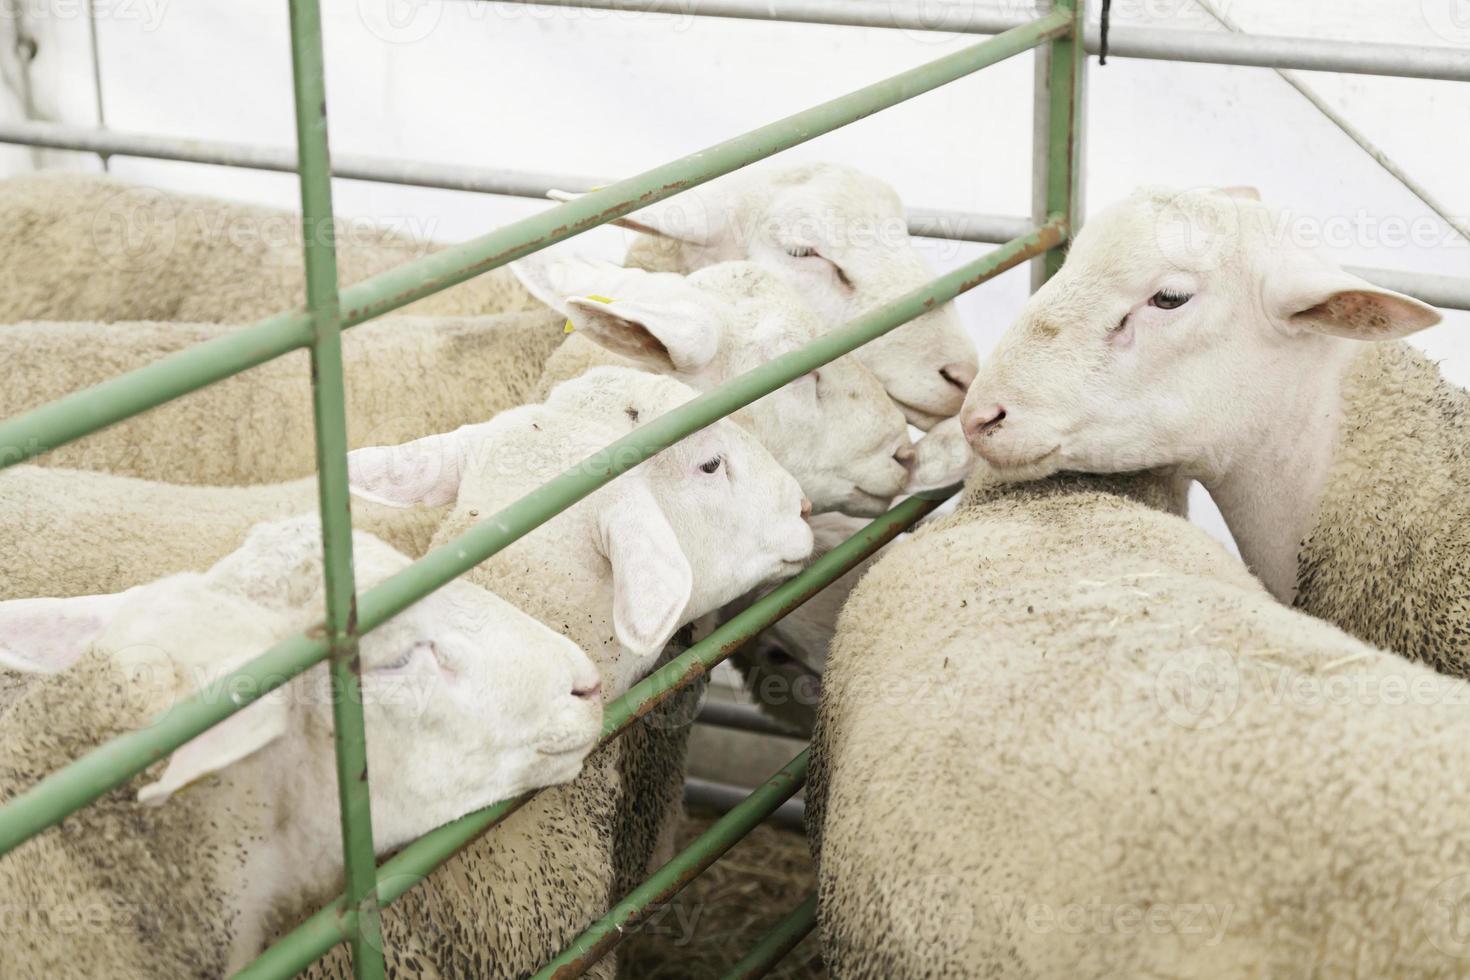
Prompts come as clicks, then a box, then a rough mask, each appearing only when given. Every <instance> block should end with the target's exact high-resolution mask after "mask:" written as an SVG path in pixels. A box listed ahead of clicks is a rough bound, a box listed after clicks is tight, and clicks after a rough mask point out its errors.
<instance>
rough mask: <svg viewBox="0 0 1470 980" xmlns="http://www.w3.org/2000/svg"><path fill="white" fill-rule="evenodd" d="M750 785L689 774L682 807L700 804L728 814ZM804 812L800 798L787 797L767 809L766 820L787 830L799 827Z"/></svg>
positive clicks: (685, 782)
mask: <svg viewBox="0 0 1470 980" xmlns="http://www.w3.org/2000/svg"><path fill="white" fill-rule="evenodd" d="M752 788H753V787H750V786H734V785H732V784H730V783H719V782H715V781H714V780H710V779H697V778H695V777H693V776H691V777H689V778H688V779H686V780H684V803H685V805H686V806H694V807H703V808H705V809H708V810H714V811H715V812H717V813H729V812H730V811H731V810H733V809H735V807H737V806H739V805H740V802H741V801H742V800H744V799H745V798H746V797H747V796H749V795H750V792H751V790H752ZM805 813H806V807H805V806H803V805H802V802H801V800H796V799H792V800H787V801H786V802H785V803H782V804H781V805H780V806H779V807H777V808H776V809H775V810H772V811H771V816H770V822H771V823H772V824H773V825H775V826H778V827H784V828H785V829H787V830H801V829H802V819H803V815H804V814H805Z"/></svg>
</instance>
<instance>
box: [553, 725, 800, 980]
mask: <svg viewBox="0 0 1470 980" xmlns="http://www.w3.org/2000/svg"><path fill="white" fill-rule="evenodd" d="M810 761H811V749H802V750H801V752H799V753H798V754H797V756H796V758H794V759H792V760H791V761H790V762H788V763H787V764H786V765H785V766H783V767H782V768H781V769H780V771H779V772H777V773H776V774H775V775H774V776H772V777H771V778H770V779H769V780H767V781H766V782H765V784H764V785H762V786H761V787H760V788H758V789H757V790H756V791H755V792H753V793H751V794H750V795H749V796H747V797H746V798H745V800H744V801H742V802H741V803H740V804H738V805H737V806H735V807H734V808H733V809H731V810H730V812H729V813H727V814H725V815H724V816H723V817H721V818H720V819H719V820H716V821H715V822H714V823H713V824H712V825H711V826H710V827H709V829H708V830H706V831H705V832H704V833H702V834H700V835H699V836H698V837H697V838H695V840H694V842H693V843H691V844H690V845H689V846H688V847H686V848H684V850H682V851H680V852H679V853H678V854H676V855H674V857H673V858H672V859H671V860H670V861H669V862H668V863H667V864H665V865H664V866H663V867H661V868H659V869H658V870H657V871H655V872H654V873H653V874H651V875H649V876H648V878H647V879H645V880H644V882H643V883H642V884H640V885H639V886H638V887H637V888H635V889H633V890H632V891H631V892H629V893H628V896H627V897H626V898H624V899H623V900H622V901H621V902H619V903H618V904H617V905H614V906H613V907H612V910H611V911H609V912H608V913H607V915H604V916H603V917H602V918H601V919H598V920H597V921H596V922H594V923H592V925H590V926H588V927H587V929H586V930H585V931H583V933H582V934H581V935H580V936H578V937H577V938H576V939H574V940H572V943H571V945H570V946H568V947H567V948H566V949H565V950H563V951H562V953H561V955H560V956H557V957H556V958H555V959H553V960H552V961H551V962H550V963H548V964H546V966H545V967H543V968H542V969H541V970H540V971H539V972H537V973H536V975H535V978H534V980H571V978H573V977H580V976H581V975H582V974H584V973H586V972H587V971H588V970H590V969H591V968H592V966H593V964H595V963H596V962H597V961H598V960H600V959H602V958H603V957H604V956H606V955H607V954H608V953H610V952H612V951H613V949H615V948H616V947H617V945H618V944H619V943H620V942H622V941H623V937H624V936H626V935H627V934H628V933H629V932H630V931H632V930H634V929H636V928H637V927H638V926H639V925H641V924H642V923H643V922H645V921H646V920H647V919H648V917H649V916H650V915H652V914H653V912H654V911H655V910H656V909H657V908H658V907H659V906H660V905H662V904H664V903H666V902H668V901H669V900H670V899H671V898H673V897H674V896H675V895H677V894H679V892H680V891H682V890H683V889H684V886H685V885H688V884H689V882H691V881H693V880H694V879H695V878H696V877H698V876H699V875H700V874H701V873H702V872H703V871H704V870H705V869H706V868H708V867H709V866H710V865H712V864H714V863H715V862H716V861H717V860H719V859H720V857H721V856H723V855H724V854H725V852H726V851H728V850H730V848H732V847H734V846H735V845H736V844H737V843H739V842H740V840H741V839H742V838H744V837H745V835H746V834H748V833H750V832H751V831H752V830H753V829H755V827H756V826H757V825H759V824H760V822H761V821H762V820H764V819H766V817H768V816H770V815H771V814H772V813H773V812H775V810H776V808H777V807H779V806H780V805H781V804H782V803H784V802H786V801H787V800H789V799H790V798H791V796H792V794H793V793H795V792H796V791H797V789H799V788H800V787H801V785H802V784H803V783H805V782H806V772H807V766H808V763H809V762H810Z"/></svg>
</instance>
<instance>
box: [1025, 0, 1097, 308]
mask: <svg viewBox="0 0 1470 980" xmlns="http://www.w3.org/2000/svg"><path fill="white" fill-rule="evenodd" d="M1055 3H1056V8H1055V9H1056V13H1058V14H1065V15H1066V16H1067V17H1068V18H1069V19H1070V20H1071V23H1072V30H1071V32H1070V33H1069V34H1068V35H1067V36H1065V37H1060V38H1056V39H1054V40H1053V41H1052V42H1051V43H1050V44H1049V45H1047V58H1048V65H1047V79H1046V116H1045V120H1044V122H1045V126H1046V171H1045V174H1044V178H1045V184H1044V185H1043V186H1044V190H1043V191H1041V193H1040V194H1039V195H1037V196H1038V197H1039V203H1040V204H1041V206H1042V207H1041V213H1042V214H1044V215H1048V216H1050V215H1061V216H1062V218H1063V219H1064V220H1065V221H1066V222H1067V238H1068V240H1069V241H1070V240H1071V238H1072V236H1073V235H1075V234H1076V233H1077V229H1078V228H1080V227H1081V225H1082V125H1081V121H1082V79H1083V75H1084V73H1085V72H1086V70H1087V56H1086V54H1084V52H1083V50H1082V23H1083V17H1084V15H1085V6H1084V0H1055ZM1038 116H1039V114H1038ZM1038 176H1043V175H1041V174H1038ZM1065 258H1066V255H1065V254H1064V252H1063V251H1062V250H1061V249H1055V250H1053V251H1050V252H1047V253H1046V255H1044V256H1042V258H1041V267H1042V279H1043V280H1045V279H1050V278H1051V277H1052V276H1053V275H1055V274H1056V271H1057V270H1058V269H1060V268H1061V267H1062V262H1063V260H1065ZM1036 285H1039V284H1038V283H1036V282H1035V281H1034V280H1033V286H1036Z"/></svg>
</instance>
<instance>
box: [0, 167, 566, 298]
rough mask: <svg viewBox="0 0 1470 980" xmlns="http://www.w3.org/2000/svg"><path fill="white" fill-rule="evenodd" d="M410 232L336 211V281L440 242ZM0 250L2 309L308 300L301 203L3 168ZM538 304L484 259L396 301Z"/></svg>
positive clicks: (371, 272) (418, 254)
mask: <svg viewBox="0 0 1470 980" xmlns="http://www.w3.org/2000/svg"><path fill="white" fill-rule="evenodd" d="M416 231H417V232H418V233H417V234H414V235H404V234H398V233H396V232H394V231H391V230H388V229H384V228H381V227H377V226H373V225H370V224H366V223H364V222H359V221H353V220H349V219H339V220H338V222H337V230H336V242H337V269H338V281H339V282H340V283H341V284H342V286H344V287H345V286H349V285H352V284H354V283H357V282H359V281H361V280H364V279H367V278H370V277H372V276H375V275H378V274H379V273H382V272H386V271H388V270H389V269H392V268H394V267H395V266H399V265H402V264H403V263H405V262H408V261H410V260H413V259H418V258H422V257H423V256H425V255H428V254H430V253H432V252H436V251H438V250H440V249H442V248H444V247H445V246H444V245H443V244H442V243H440V242H436V241H433V240H432V238H431V235H432V231H433V229H432V228H428V229H416ZM425 232H427V234H426V233H425ZM0 259H3V261H0V322H15V321H19V320H101V321H119V320H177V321H185V322H192V321H200V322H210V323H243V322H248V321H250V320H255V319H259V318H262V317H266V316H270V315H271V314H274V313H281V312H285V311H286V310H289V309H292V308H293V307H299V306H301V305H303V304H304V303H305V300H306V293H305V286H304V276H303V271H302V270H303V261H302V231H301V218H300V216H299V215H297V214H293V213H291V212H288V211H278V210H275V209H272V208H263V207H258V206H255V205H247V204H236V203H233V202H230V201H224V200H220V199H217V198H211V197H199V196H193V195H186V194H174V193H170V192H166V191H160V190H157V189H155V188H151V187H142V186H139V185H135V184H129V183H126V182H124V181H120V180H114V179H112V178H110V177H105V176H98V175H94V174H64V173H40V174H29V175H26V176H21V177H11V178H9V179H8V180H5V181H0ZM540 308H541V307H540V304H539V303H537V302H536V301H535V300H534V299H533V298H532V297H531V295H530V294H529V293H528V292H526V291H525V289H523V288H522V287H521V285H520V283H519V282H518V281H517V280H516V278H515V277H514V276H513V275H511V274H510V272H509V271H508V270H505V269H494V270H492V271H490V272H487V273H485V274H484V275H481V276H477V277H476V278H474V279H471V280H469V281H468V282H465V283H461V284H460V285H458V286H454V287H452V288H450V289H447V290H445V291H443V292H441V293H436V294H435V295H433V296H430V297H428V298H426V299H422V300H419V301H418V302H417V303H414V304H412V305H410V306H408V307H405V312H409V313H421V314H433V315H457V316H463V315H482V314H487V313H505V312H509V311H513V310H537V309H540Z"/></svg>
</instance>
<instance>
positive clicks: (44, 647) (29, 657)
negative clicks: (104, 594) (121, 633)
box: [0, 599, 105, 674]
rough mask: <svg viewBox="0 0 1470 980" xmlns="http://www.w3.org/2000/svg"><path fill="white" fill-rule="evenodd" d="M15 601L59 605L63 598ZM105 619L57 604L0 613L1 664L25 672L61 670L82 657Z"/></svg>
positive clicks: (41, 672)
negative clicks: (70, 612) (69, 609)
mask: <svg viewBox="0 0 1470 980" xmlns="http://www.w3.org/2000/svg"><path fill="white" fill-rule="evenodd" d="M17 601H18V602H34V603H46V604H52V603H58V604H59V603H62V602H64V601H65V600H60V599H31V600H17ZM12 605H13V604H12ZM104 622H105V620H104V619H103V617H102V616H101V615H100V613H80V614H76V613H73V614H67V613H64V612H63V611H62V610H61V609H59V608H58V607H57V606H56V605H51V606H50V607H49V608H47V606H36V607H34V609H33V610H26V611H19V610H17V611H14V612H10V611H5V612H0V667H4V668H9V669H11V670H21V671H25V672H27V673H39V674H56V673H60V672H61V671H63V670H66V669H67V668H68V667H70V666H71V665H72V664H75V663H76V662H77V661H78V660H80V659H81V657H82V654H83V653H85V652H86V651H87V648H88V647H89V646H90V645H91V643H92V640H93V639H95V638H96V636H97V634H98V633H99V632H100V631H101V629H102V627H103V625H104Z"/></svg>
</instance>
